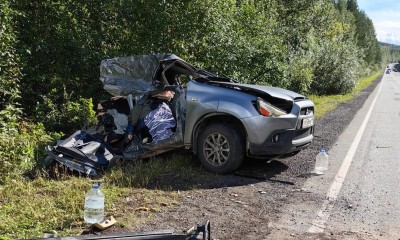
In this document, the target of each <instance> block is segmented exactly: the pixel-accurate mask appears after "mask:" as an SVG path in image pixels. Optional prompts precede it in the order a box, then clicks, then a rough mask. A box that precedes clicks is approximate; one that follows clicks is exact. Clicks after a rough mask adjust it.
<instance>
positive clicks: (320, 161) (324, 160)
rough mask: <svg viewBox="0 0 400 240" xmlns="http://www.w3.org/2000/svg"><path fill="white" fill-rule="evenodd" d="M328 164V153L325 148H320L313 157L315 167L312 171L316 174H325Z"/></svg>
mask: <svg viewBox="0 0 400 240" xmlns="http://www.w3.org/2000/svg"><path fill="white" fill-rule="evenodd" d="M328 165H329V155H328V153H327V151H326V149H325V148H321V149H320V150H319V153H318V154H317V157H316V159H315V168H314V171H313V173H315V174H317V175H322V174H325V172H326V170H328Z"/></svg>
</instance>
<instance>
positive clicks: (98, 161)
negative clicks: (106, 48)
mask: <svg viewBox="0 0 400 240" xmlns="http://www.w3.org/2000/svg"><path fill="white" fill-rule="evenodd" d="M100 80H101V81H102V83H103V84H104V89H105V90H106V91H108V92H109V93H110V94H111V95H113V96H114V97H113V98H112V99H111V100H109V101H108V102H104V103H100V104H99V105H98V110H99V109H100V110H101V111H102V113H107V114H101V112H99V125H102V127H99V126H97V127H96V128H95V129H94V130H93V129H92V130H79V131H77V132H76V133H75V134H73V135H72V136H70V137H69V138H67V139H64V140H59V141H58V143H57V145H56V146H48V147H47V152H48V154H49V155H48V157H47V159H46V164H47V165H50V164H52V163H57V164H60V163H61V164H62V165H64V166H67V167H68V168H70V169H73V170H75V171H78V172H81V173H86V174H87V175H90V176H97V175H98V174H99V171H100V170H104V169H107V168H108V167H110V166H111V165H112V164H113V162H115V161H122V160H124V161H126V160H134V159H139V158H148V157H151V156H154V155H158V154H160V153H163V152H166V151H172V150H175V149H178V148H185V149H187V150H190V151H192V152H193V153H194V154H195V155H197V157H198V159H199V160H200V162H201V164H202V165H203V166H204V167H205V168H206V169H207V170H209V171H211V172H215V173H219V174H226V173H230V172H232V171H235V170H236V169H237V168H238V167H239V166H240V165H241V164H242V162H243V160H244V159H245V157H246V156H247V157H253V158H276V157H284V156H288V155H294V154H296V153H298V152H299V151H300V150H301V149H304V148H306V147H308V146H309V145H310V144H311V141H312V140H313V132H314V127H313V126H314V104H313V102H312V101H310V100H309V99H307V98H306V97H305V96H303V95H300V94H297V93H295V92H291V91H288V90H284V89H281V88H276V87H268V86H259V85H250V84H239V83H236V82H235V81H233V80H231V79H229V78H225V77H218V76H216V75H214V74H213V73H210V72H208V71H205V70H202V69H198V68H196V67H193V66H191V65H190V64H188V63H186V62H185V61H184V60H182V59H181V58H179V57H177V56H175V55H173V54H153V55H143V56H131V57H121V58H113V59H107V60H103V61H102V62H101V66H100ZM162 91H173V92H174V93H175V94H174V97H173V99H172V100H171V101H170V102H169V104H168V106H169V109H170V111H171V113H172V116H173V119H171V116H170V119H169V120H172V124H170V125H167V127H168V128H169V129H170V130H171V131H170V134H168V135H166V136H167V137H164V138H161V139H159V140H158V141H156V142H154V141H152V139H151V138H152V136H151V135H152V134H149V128H147V129H146V133H143V131H142V130H143V128H141V129H139V128H138V126H139V125H140V124H139V123H138V122H142V124H141V125H146V124H143V118H144V116H142V115H143V112H141V111H142V109H143V106H145V104H146V102H148V101H149V99H151V98H152V96H154V95H155V94H157V93H160V92H162ZM135 106H136V107H135ZM158 106H159V105H158ZM121 116H122V117H121ZM158 117H159V114H158V115H157V114H155V115H153V116H152V120H156V121H158V120H159V121H163V119H162V117H161V119H157V118H158ZM130 118H136V120H137V121H138V122H136V123H135V124H134V126H130V127H131V128H132V127H133V128H134V129H133V131H131V132H132V133H133V137H131V136H132V135H130V137H129V138H128V137H127V136H128V132H129V131H128V130H127V129H128V128H129V121H130ZM150 120H151V119H150ZM170 122H171V121H170ZM100 123H102V124H100ZM107 126H108V127H107ZM110 126H111V127H110ZM100 129H102V130H101V131H103V132H100ZM104 129H108V131H104ZM131 130H132V129H131ZM118 131H119V133H117V136H119V137H115V134H116V132H118ZM110 134H114V137H111V135H110ZM110 139H112V140H110ZM112 141H114V142H112Z"/></svg>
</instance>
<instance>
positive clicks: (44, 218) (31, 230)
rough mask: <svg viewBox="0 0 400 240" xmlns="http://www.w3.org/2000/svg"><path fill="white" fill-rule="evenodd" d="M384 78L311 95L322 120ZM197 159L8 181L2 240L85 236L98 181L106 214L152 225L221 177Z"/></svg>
mask: <svg viewBox="0 0 400 240" xmlns="http://www.w3.org/2000/svg"><path fill="white" fill-rule="evenodd" d="M380 74H381V72H377V73H375V74H374V75H372V76H370V77H367V78H364V79H361V80H360V83H359V84H358V86H357V88H356V89H355V90H354V91H353V92H352V93H349V94H346V95H333V96H311V97H310V98H311V99H312V100H313V101H314V102H315V104H316V114H317V117H322V116H323V115H324V114H326V113H327V112H328V111H331V110H333V109H335V108H336V107H337V106H338V105H339V104H341V103H343V102H345V101H347V100H349V99H351V98H352V97H353V96H354V95H355V94H357V93H358V92H359V91H360V90H361V89H363V88H365V87H366V86H368V85H369V84H370V83H372V82H373V81H374V80H375V79H377V77H379V75H380ZM194 158H195V157H194V156H193V154H174V155H171V156H167V157H164V158H152V159H150V160H148V161H139V162H136V163H134V164H133V163H126V164H123V165H121V166H116V167H114V168H113V169H112V170H111V171H109V172H108V173H107V174H106V175H105V176H104V177H103V178H102V179H99V180H96V181H94V180H89V179H86V178H83V177H72V176H60V178H59V179H58V180H50V179H47V178H45V177H42V176H41V175H40V174H37V177H35V178H33V179H27V178H22V177H19V178H17V177H16V178H15V179H12V180H9V179H8V180H7V181H6V182H5V183H4V184H3V185H0V219H2V223H1V224H0V239H16V238H41V237H43V234H44V233H45V232H51V233H54V232H56V233H57V234H58V235H59V236H74V235H79V234H81V233H82V232H83V231H85V230H87V229H88V227H89V226H88V225H87V224H86V223H85V222H84V221H83V207H84V198H85V193H86V192H87V191H88V190H89V189H90V188H91V185H92V183H93V182H97V181H101V182H102V183H103V184H102V187H101V189H102V190H103V192H104V193H105V196H106V206H105V211H106V215H112V216H114V217H115V219H116V220H117V224H116V226H117V227H120V228H122V230H121V231H123V229H135V227H137V226H139V225H140V224H143V223H146V222H149V221H152V219H153V216H154V214H155V213H157V212H159V211H161V210H163V209H165V208H169V207H172V206H179V204H180V198H181V197H182V196H186V195H190V191H193V190H196V188H198V186H199V183H206V182H207V181H209V180H212V179H213V178H216V177H217V176H216V175H213V174H210V173H208V172H206V171H205V170H203V169H202V168H201V167H200V164H199V163H198V162H197V161H196V160H194ZM199 173H200V174H199Z"/></svg>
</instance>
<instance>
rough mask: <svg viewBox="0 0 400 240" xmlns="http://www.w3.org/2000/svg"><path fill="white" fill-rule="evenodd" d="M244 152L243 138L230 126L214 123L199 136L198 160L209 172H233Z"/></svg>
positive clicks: (240, 162) (239, 163)
mask: <svg viewBox="0 0 400 240" xmlns="http://www.w3.org/2000/svg"><path fill="white" fill-rule="evenodd" d="M244 152H245V151H244V141H243V137H242V136H241V135H240V133H239V132H238V131H236V130H235V129H234V128H233V127H232V126H230V125H227V124H221V123H215V124H212V125H209V126H207V127H205V129H204V130H203V131H202V133H201V134H200V138H199V141H198V152H197V154H198V158H199V160H200V162H201V163H202V165H203V166H204V167H205V168H206V169H207V170H209V171H211V172H214V173H218V174H226V173H230V172H233V171H234V170H236V169H237V168H239V167H240V165H241V164H242V162H243V159H244Z"/></svg>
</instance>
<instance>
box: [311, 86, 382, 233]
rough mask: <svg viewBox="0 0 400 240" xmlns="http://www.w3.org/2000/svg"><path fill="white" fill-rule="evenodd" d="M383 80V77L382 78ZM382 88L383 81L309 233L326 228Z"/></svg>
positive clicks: (318, 231) (319, 231)
mask: <svg viewBox="0 0 400 240" xmlns="http://www.w3.org/2000/svg"><path fill="white" fill-rule="evenodd" d="M382 81H383V79H382ZM381 88H382V82H381V83H379V88H378V92H377V93H376V96H375V98H374V100H373V102H372V104H371V106H370V108H369V110H368V113H367V114H366V115H365V118H364V121H363V123H362V124H361V126H360V128H359V129H358V132H357V135H356V136H355V138H354V140H353V142H352V144H351V146H350V149H349V150H348V151H347V153H346V156H345V158H344V159H343V162H342V165H341V167H340V169H339V172H338V173H337V174H336V176H335V179H334V180H333V183H332V185H331V187H330V188H329V191H328V193H327V194H326V198H325V200H324V202H323V204H322V207H321V209H320V210H319V211H318V215H317V217H316V219H315V220H314V221H313V222H312V225H311V227H310V228H309V229H308V232H309V233H322V232H324V230H325V224H326V222H327V221H328V219H329V216H330V215H331V211H332V206H333V203H334V202H335V201H336V198H337V197H338V195H339V192H340V189H341V188H342V185H343V182H344V179H345V178H346V175H347V172H348V170H349V168H350V165H351V162H352V161H353V157H354V154H355V152H356V150H357V148H358V145H359V144H360V141H361V137H362V135H363V133H364V130H365V127H366V126H367V122H368V120H369V118H370V116H371V113H372V109H373V108H374V106H375V102H376V99H377V98H378V95H379V93H380V91H381Z"/></svg>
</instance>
